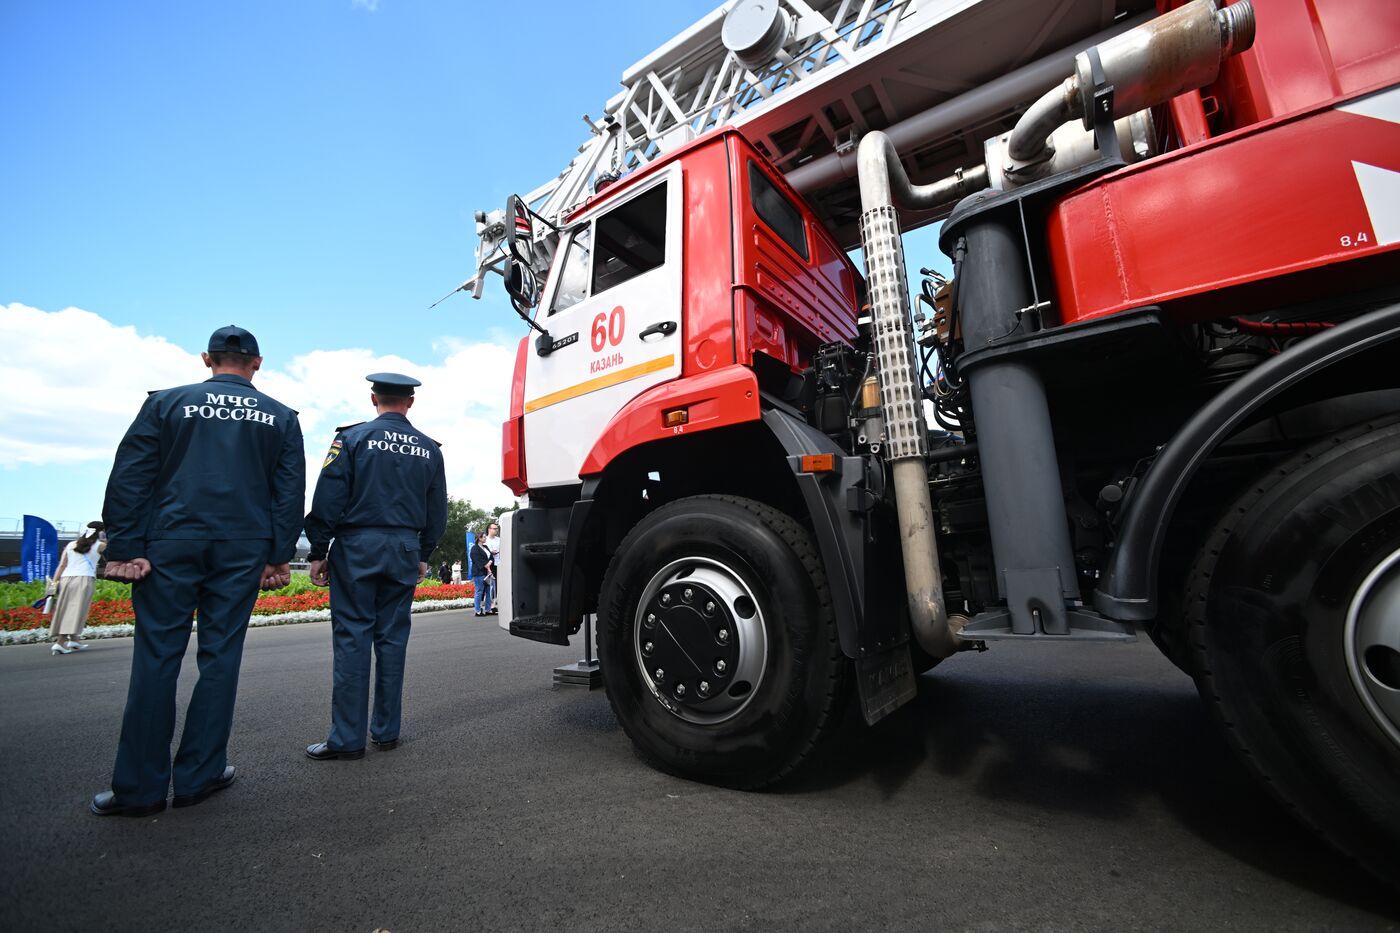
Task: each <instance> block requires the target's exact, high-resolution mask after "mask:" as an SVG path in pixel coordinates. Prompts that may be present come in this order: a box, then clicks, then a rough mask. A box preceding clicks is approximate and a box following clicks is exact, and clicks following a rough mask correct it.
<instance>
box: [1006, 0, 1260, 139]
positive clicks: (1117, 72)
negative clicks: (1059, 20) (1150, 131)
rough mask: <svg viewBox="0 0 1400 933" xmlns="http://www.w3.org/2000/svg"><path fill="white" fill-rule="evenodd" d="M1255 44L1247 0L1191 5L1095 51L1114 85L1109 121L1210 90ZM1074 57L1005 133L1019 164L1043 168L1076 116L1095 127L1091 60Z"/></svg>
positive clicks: (1202, 0) (1204, 0) (1199, 1)
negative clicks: (1056, 135)
mask: <svg viewBox="0 0 1400 933" xmlns="http://www.w3.org/2000/svg"><path fill="white" fill-rule="evenodd" d="M1253 44H1254V8H1253V6H1251V4H1250V0H1241V2H1239V3H1236V4H1234V5H1233V6H1229V7H1226V8H1225V9H1220V8H1219V7H1218V6H1217V5H1216V0H1193V2H1191V3H1188V4H1186V5H1185V6H1183V7H1180V8H1178V9H1175V10H1172V11H1171V12H1170V13H1166V14H1163V15H1162V16H1158V17H1156V18H1155V19H1151V20H1148V21H1147V22H1146V23H1143V24H1142V25H1141V26H1138V27H1137V28H1135V29H1130V30H1128V31H1127V32H1125V33H1123V34H1121V35H1118V36H1114V37H1113V38H1112V39H1109V40H1108V41H1107V42H1104V43H1103V44H1102V45H1099V46H1096V47H1095V49H1096V50H1097V53H1098V57H1099V61H1100V64H1101V65H1102V68H1103V76H1104V79H1105V80H1106V81H1107V83H1109V84H1111V85H1113V117H1114V118H1115V119H1116V118H1118V117H1126V116H1128V115H1129V114H1131V113H1136V112H1137V111H1139V110H1145V109H1147V108H1148V107H1153V106H1156V105H1157V104H1161V103H1165V102H1166V101H1168V100H1171V99H1172V98H1173V97H1176V96H1177V95H1178V94H1184V93H1185V92H1187V91H1191V90H1195V89H1196V88H1199V87H1204V86H1205V85H1207V84H1210V83H1211V82H1212V81H1214V80H1215V79H1216V78H1217V77H1218V76H1219V75H1220V63H1221V62H1222V61H1224V60H1225V59H1227V58H1229V57H1230V56H1231V55H1234V54H1236V53H1238V52H1243V51H1244V50H1245V49H1247V48H1249V47H1250V46H1251V45H1253ZM1091 51H1094V50H1093V49H1091V50H1086V51H1084V52H1080V53H1079V54H1078V55H1076V56H1075V57H1074V74H1072V75H1070V76H1069V77H1068V78H1066V79H1065V80H1064V82H1063V83H1062V84H1061V85H1060V86H1059V87H1057V88H1054V89H1052V90H1050V91H1048V92H1046V94H1045V95H1044V96H1043V97H1041V98H1040V99H1039V100H1037V101H1036V102H1035V103H1033V104H1031V106H1030V109H1028V110H1027V111H1026V112H1025V113H1024V114H1023V115H1022V116H1021V119H1020V120H1019V121H1018V122H1017V123H1016V128H1015V129H1014V130H1012V131H1011V140H1010V143H1009V145H1008V147H1007V148H1008V154H1009V155H1010V156H1011V158H1012V159H1014V160H1016V161H1017V162H1022V163H1025V162H1042V161H1045V160H1046V159H1049V158H1050V157H1051V156H1053V155H1054V154H1055V147H1054V145H1053V144H1052V143H1051V142H1050V139H1049V137H1050V134H1051V133H1053V132H1054V131H1055V130H1056V128H1058V127H1059V126H1061V125H1062V124H1064V123H1067V122H1069V121H1070V120H1073V119H1075V118H1076V117H1078V118H1080V119H1081V120H1082V121H1083V123H1084V128H1085V129H1086V130H1091V129H1093V128H1094V113H1093V109H1092V105H1093V95H1094V78H1093V61H1092V58H1091V56H1090V52H1091Z"/></svg>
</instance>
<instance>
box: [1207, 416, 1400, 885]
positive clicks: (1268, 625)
mask: <svg viewBox="0 0 1400 933" xmlns="http://www.w3.org/2000/svg"><path fill="white" fill-rule="evenodd" d="M1186 615H1187V623H1188V631H1189V633H1190V635H1191V645H1192V649H1193V650H1194V652H1195V653H1196V660H1197V662H1198V664H1199V667H1198V668H1197V685H1198V687H1199V689H1200V692H1201V695H1202V697H1203V698H1204V699H1205V700H1206V701H1207V703H1208V704H1210V705H1211V706H1212V707H1213V709H1214V711H1215V713H1216V714H1217V719H1218V720H1219V722H1220V723H1221V724H1222V726H1223V727H1224V730H1225V732H1226V734H1227V737H1228V738H1229V740H1230V742H1231V744H1232V745H1233V746H1234V747H1235V749H1236V750H1237V751H1238V752H1239V753H1240V755H1241V756H1242V757H1243V758H1244V760H1245V762H1246V763H1247V764H1248V765H1249V766H1250V767H1251V768H1252V769H1253V770H1254V771H1256V772H1257V773H1258V774H1259V775H1260V776H1261V777H1262V778H1263V779H1264V781H1265V782H1266V783H1267V784H1268V785H1269V786H1270V787H1271V788H1272V789H1273V790H1274V791H1275V793H1276V794H1277V795H1278V796H1279V797H1280V798H1282V800H1283V802H1284V803H1285V804H1286V805H1287V806H1289V807H1290V808H1291V809H1293V810H1294V811H1296V812H1297V813H1298V815H1299V816H1300V817H1301V818H1302V819H1303V821H1304V822H1306V823H1308V824H1309V825H1311V826H1312V827H1313V828H1314V829H1315V830H1317V831H1318V832H1319V833H1320V834H1321V835H1323V836H1324V837H1325V838H1327V839H1328V840H1329V841H1330V842H1332V843H1333V845H1335V846H1336V847H1337V848H1339V849H1341V850H1342V851H1343V852H1345V853H1347V854H1349V855H1351V856H1352V857H1353V858H1355V859H1356V860H1357V861H1358V862H1360V863H1361V864H1362V865H1364V866H1365V867H1367V868H1368V869H1370V870H1371V871H1372V872H1374V873H1375V874H1376V875H1377V876H1378V877H1380V878H1381V879H1383V880H1388V881H1389V882H1390V883H1391V884H1394V883H1395V882H1396V880H1397V879H1400V423H1396V422H1390V423H1374V424H1369V425H1365V426H1360V427H1357V428H1354V429H1350V430H1348V431H1345V432H1342V433H1340V434H1338V435H1336V436H1334V437H1332V438H1330V439H1328V440H1327V441H1325V442H1323V443H1321V444H1318V445H1316V446H1313V447H1311V448H1309V449H1307V450H1305V451H1303V452H1302V453H1300V454H1298V455H1296V456H1294V457H1293V458H1292V459H1290V460H1289V461H1287V462H1286V463H1284V464H1283V465H1282V466H1279V467H1277V468H1275V469H1273V470H1271V471H1270V472H1269V473H1268V474H1267V475H1265V476H1263V477H1261V478H1260V479H1259V481H1258V482H1257V483H1256V484H1255V485H1254V487H1253V488H1252V489H1251V490H1250V491H1249V492H1248V493H1246V494H1245V495H1244V496H1242V497H1241V498H1240V499H1239V500H1238V501H1237V502H1235V503H1234V505H1233V506H1232V507H1231V508H1230V510H1229V511H1228V512H1227V513H1226V516H1225V518H1224V519H1223V520H1222V521H1221V522H1220V524H1219V525H1217V526H1216V528H1215V530H1214V531H1213V532H1212V534H1211V536H1210V537H1209V538H1208V539H1207V541H1206V544H1205V546H1204V548H1203V549H1202V550H1201V552H1200V555H1199V557H1198V558H1197V562H1196V566H1195V568H1194V569H1193V571H1192V573H1191V577H1190V581H1189V583H1188V587H1187V593H1186Z"/></svg>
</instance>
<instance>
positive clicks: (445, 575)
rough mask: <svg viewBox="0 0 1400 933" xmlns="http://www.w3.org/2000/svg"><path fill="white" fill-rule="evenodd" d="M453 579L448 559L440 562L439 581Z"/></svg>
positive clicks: (444, 581)
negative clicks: (448, 567) (448, 566)
mask: <svg viewBox="0 0 1400 933" xmlns="http://www.w3.org/2000/svg"><path fill="white" fill-rule="evenodd" d="M451 579H452V574H451V571H449V570H448V569H447V561H443V562H442V563H440V564H438V582H439V583H446V582H448V581H449V580H451Z"/></svg>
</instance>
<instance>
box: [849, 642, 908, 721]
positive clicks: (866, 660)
mask: <svg viewBox="0 0 1400 933" xmlns="http://www.w3.org/2000/svg"><path fill="white" fill-rule="evenodd" d="M856 680H857V686H858V687H859V688H860V711H861V713H862V714H863V715H864V716H865V722H866V725H871V726H873V725H875V723H877V722H879V721H880V720H881V719H884V718H885V717H886V716H888V715H889V714H890V713H893V712H894V711H895V710H897V709H899V708H900V707H901V706H903V705H904V704H905V703H908V702H909V701H910V700H912V699H914V696H915V694H916V693H918V688H917V687H916V686H915V685H914V664H913V662H912V661H911V660H910V658H909V643H908V642H905V643H903V644H900V645H896V646H895V647H893V648H891V649H889V650H888V651H882V652H880V653H879V654H868V655H865V656H863V657H861V658H860V659H859V660H857V661H856Z"/></svg>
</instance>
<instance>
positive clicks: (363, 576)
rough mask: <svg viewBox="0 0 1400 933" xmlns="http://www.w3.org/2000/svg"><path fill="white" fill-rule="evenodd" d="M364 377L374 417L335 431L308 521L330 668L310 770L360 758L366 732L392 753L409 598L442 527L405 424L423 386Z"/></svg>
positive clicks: (442, 499)
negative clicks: (321, 732) (327, 715)
mask: <svg viewBox="0 0 1400 933" xmlns="http://www.w3.org/2000/svg"><path fill="white" fill-rule="evenodd" d="M365 378H366V379H368V380H369V382H370V383H372V386H371V393H370V397H369V399H370V404H371V405H373V406H374V410H375V412H376V413H377V414H378V417H376V418H375V419H374V420H373V421H367V422H363V423H361V424H356V425H350V426H348V427H344V428H341V429H339V430H338V431H337V432H336V436H335V440H333V441H331V446H330V449H329V450H328V451H326V459H325V461H324V462H323V463H322V464H321V475H320V478H319V479H318V480H317V482H316V493H315V496H314V497H313V498H312V501H311V512H310V514H308V515H307V516H306V537H307V539H308V540H309V541H310V542H311V553H310V559H311V581H312V582H313V583H315V584H316V585H317V586H326V585H328V584H329V586H330V588H331V638H332V642H331V644H332V648H333V650H334V668H335V676H334V680H333V686H332V689H331V728H330V734H329V735H328V736H327V738H326V741H324V742H319V743H317V744H315V745H311V746H309V747H308V748H307V749H306V754H307V756H308V757H310V758H313V759H315V760H317V761H327V760H332V759H337V758H342V759H353V758H363V757H364V754H365V736H366V732H368V735H369V738H370V739H371V740H372V741H373V743H374V746H375V747H376V748H378V749H380V750H382V751H388V750H389V749H392V748H394V747H396V746H397V745H398V743H399V724H400V719H401V710H402V705H403V669H404V655H405V653H406V650H407V647H408V635H409V626H410V613H411V608H412V605H413V590H414V587H415V586H416V585H417V584H418V583H419V582H420V581H421V580H422V579H423V577H424V576H425V575H426V574H427V572H428V557H429V556H430V555H431V554H432V553H433V550H434V549H435V548H436V547H437V543H438V540H439V539H440V538H441V537H442V532H443V529H444V528H445V527H446V525H447V481H446V477H445V473H444V469H443V460H442V451H441V450H440V449H439V446H438V443H437V442H436V441H434V440H433V439H432V438H430V437H428V436H427V435H425V434H422V433H421V432H419V430H418V429H417V428H415V427H414V426H413V425H412V424H411V423H410V422H409V420H408V410H409V409H410V408H412V407H413V390H414V387H415V386H419V385H422V383H420V382H419V381H418V380H417V379H413V378H411V377H409V376H404V375H400V374H399V373H373V374H371V375H369V376H366V377H365ZM371 648H372V649H373V661H374V711H373V712H374V714H373V717H372V718H369V717H368V706H369V677H370V660H371V658H370V652H371Z"/></svg>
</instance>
